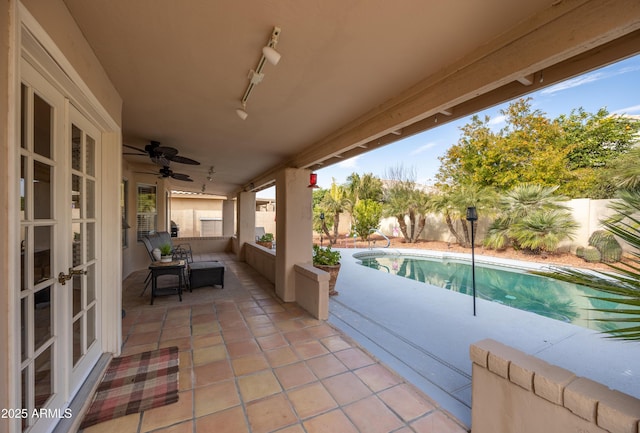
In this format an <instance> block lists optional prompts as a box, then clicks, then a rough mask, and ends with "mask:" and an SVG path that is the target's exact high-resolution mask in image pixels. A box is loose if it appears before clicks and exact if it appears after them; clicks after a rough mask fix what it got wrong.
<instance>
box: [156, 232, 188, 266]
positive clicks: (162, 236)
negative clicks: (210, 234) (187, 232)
mask: <svg viewBox="0 0 640 433" xmlns="http://www.w3.org/2000/svg"><path fill="white" fill-rule="evenodd" d="M156 236H157V237H158V241H159V243H160V245H164V244H169V245H171V253H172V255H173V258H174V260H186V261H187V263H192V262H193V252H192V251H191V245H190V244H187V243H184V244H178V245H174V244H173V238H172V237H171V234H170V233H169V232H157V233H156Z"/></svg>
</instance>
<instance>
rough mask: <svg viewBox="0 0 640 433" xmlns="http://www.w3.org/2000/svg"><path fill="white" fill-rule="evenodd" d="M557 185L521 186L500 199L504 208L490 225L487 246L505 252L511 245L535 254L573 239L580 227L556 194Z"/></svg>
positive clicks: (553, 248) (517, 186)
mask: <svg viewBox="0 0 640 433" xmlns="http://www.w3.org/2000/svg"><path fill="white" fill-rule="evenodd" d="M557 189H558V187H557V186H553V187H549V186H543V185H538V184H531V183H522V184H519V185H516V186H515V187H513V188H512V189H511V190H509V191H507V193H506V194H505V195H504V196H503V197H502V198H501V199H500V208H501V209H502V211H501V213H500V215H499V216H498V218H496V219H495V220H494V221H493V223H491V225H490V226H489V230H488V232H487V237H486V238H485V242H484V243H485V246H487V247H489V248H495V249H502V248H504V247H506V246H507V245H509V244H513V245H514V246H515V247H516V248H526V249H527V250H530V251H532V252H536V253H540V252H543V251H545V252H552V251H553V250H555V248H556V247H557V245H558V243H559V242H560V241H561V240H563V239H566V238H570V237H571V236H572V235H573V232H574V231H575V230H576V228H577V225H576V223H575V222H574V221H573V219H572V218H571V214H570V212H569V208H568V207H567V206H565V205H563V204H561V202H563V201H566V200H567V198H566V197H564V196H561V195H556V194H555V192H556V190H557Z"/></svg>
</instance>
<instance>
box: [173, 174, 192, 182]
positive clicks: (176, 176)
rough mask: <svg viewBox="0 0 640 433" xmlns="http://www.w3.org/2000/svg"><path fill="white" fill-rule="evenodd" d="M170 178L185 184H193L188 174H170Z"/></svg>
mask: <svg viewBox="0 0 640 433" xmlns="http://www.w3.org/2000/svg"><path fill="white" fill-rule="evenodd" d="M171 177H172V178H174V179H177V180H184V181H185V182H193V179H191V178H190V177H189V175H188V174H184V173H172V174H171Z"/></svg>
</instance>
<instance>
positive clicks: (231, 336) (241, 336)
mask: <svg viewBox="0 0 640 433" xmlns="http://www.w3.org/2000/svg"><path fill="white" fill-rule="evenodd" d="M223 337H224V341H225V342H226V343H231V342H232V341H240V340H247V339H249V338H251V337H253V334H251V331H250V330H249V328H246V327H244V326H243V327H239V328H231V329H228V330H225V331H224V333H223Z"/></svg>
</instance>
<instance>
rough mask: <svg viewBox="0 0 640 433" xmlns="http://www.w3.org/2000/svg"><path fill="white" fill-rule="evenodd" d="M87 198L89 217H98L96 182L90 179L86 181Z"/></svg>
mask: <svg viewBox="0 0 640 433" xmlns="http://www.w3.org/2000/svg"><path fill="white" fill-rule="evenodd" d="M86 189H87V192H86V200H87V218H95V217H96V205H95V193H96V183H95V182H94V181H92V180H90V179H87V183H86Z"/></svg>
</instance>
